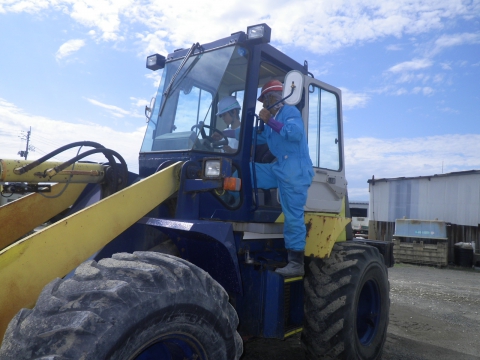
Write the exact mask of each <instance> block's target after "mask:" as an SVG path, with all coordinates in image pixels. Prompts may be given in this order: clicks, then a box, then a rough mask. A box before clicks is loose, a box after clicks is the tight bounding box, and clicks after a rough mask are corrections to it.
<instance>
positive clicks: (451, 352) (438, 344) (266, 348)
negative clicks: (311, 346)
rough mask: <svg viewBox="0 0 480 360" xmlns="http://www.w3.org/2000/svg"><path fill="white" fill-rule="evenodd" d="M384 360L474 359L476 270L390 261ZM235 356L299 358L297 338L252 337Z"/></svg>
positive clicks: (477, 348)
mask: <svg viewBox="0 0 480 360" xmlns="http://www.w3.org/2000/svg"><path fill="white" fill-rule="evenodd" d="M389 280H390V290H391V291H390V299H391V307H390V324H389V327H388V336H387V341H386V344H385V349H384V354H383V359H384V360H473V359H480V272H479V271H475V270H471V269H466V268H452V267H449V268H442V269H438V268H435V267H429V266H415V265H407V264H396V265H395V266H394V267H393V268H391V269H389ZM241 360H304V355H303V350H302V347H301V344H300V337H299V336H294V337H292V338H289V339H287V340H285V341H280V340H271V339H268V340H267V339H256V340H251V341H249V342H247V343H246V344H245V350H244V355H243V356H242V358H241Z"/></svg>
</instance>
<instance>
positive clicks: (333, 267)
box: [302, 242, 390, 360]
mask: <svg viewBox="0 0 480 360" xmlns="http://www.w3.org/2000/svg"><path fill="white" fill-rule="evenodd" d="M307 265H308V266H306V273H305V280H304V284H305V305H304V308H305V324H304V331H303V332H302V343H303V345H304V348H305V350H306V354H307V359H312V360H313V359H319V358H324V359H345V360H347V359H348V360H351V359H361V360H375V359H381V356H382V352H383V346H384V343H385V339H386V336H387V326H388V316H389V310H390V298H389V284H388V275H387V268H386V266H385V264H384V262H383V256H382V255H381V254H380V253H379V252H378V250H377V249H376V248H374V247H371V246H366V245H360V244H354V243H350V242H342V243H338V244H335V246H334V248H333V251H332V254H331V255H330V257H329V258H328V259H323V260H322V259H313V258H312V259H307Z"/></svg>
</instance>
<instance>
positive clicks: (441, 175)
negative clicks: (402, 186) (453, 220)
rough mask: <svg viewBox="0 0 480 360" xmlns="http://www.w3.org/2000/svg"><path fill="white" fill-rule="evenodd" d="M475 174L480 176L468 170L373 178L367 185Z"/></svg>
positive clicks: (475, 171)
mask: <svg viewBox="0 0 480 360" xmlns="http://www.w3.org/2000/svg"><path fill="white" fill-rule="evenodd" d="M475 174H480V170H466V171H455V172H450V173H446V174H434V175H424V176H411V177H408V176H403V177H397V178H379V179H376V178H375V176H372V178H371V179H368V180H367V183H369V184H372V185H375V183H376V182H380V181H385V182H388V181H398V180H412V179H428V180H430V179H431V178H439V177H448V176H463V175H475Z"/></svg>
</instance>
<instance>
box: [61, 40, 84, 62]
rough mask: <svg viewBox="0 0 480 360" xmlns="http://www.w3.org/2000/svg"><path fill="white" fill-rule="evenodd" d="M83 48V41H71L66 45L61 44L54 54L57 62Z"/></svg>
mask: <svg viewBox="0 0 480 360" xmlns="http://www.w3.org/2000/svg"><path fill="white" fill-rule="evenodd" d="M84 46H85V41H84V40H82V39H72V40H68V41H67V42H66V43H64V44H62V45H61V46H60V48H59V49H58V50H57V53H56V54H55V58H56V59H57V61H59V60H61V59H63V58H65V57H67V56H69V55H71V54H73V53H74V52H77V51H78V50H80V49H81V48H82V47H84Z"/></svg>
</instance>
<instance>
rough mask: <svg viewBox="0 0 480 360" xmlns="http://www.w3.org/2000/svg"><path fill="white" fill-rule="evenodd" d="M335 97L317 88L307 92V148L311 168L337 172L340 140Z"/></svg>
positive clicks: (339, 165)
mask: <svg viewBox="0 0 480 360" xmlns="http://www.w3.org/2000/svg"><path fill="white" fill-rule="evenodd" d="M338 119H339V115H338V100H337V96H336V95H335V94H334V93H332V92H329V91H326V90H324V89H322V88H320V87H318V86H315V85H310V87H309V91H308V147H309V152H310V158H311V159H312V162H313V166H314V167H318V168H324V169H328V170H334V171H339V170H340V169H341V164H340V140H339V120H338Z"/></svg>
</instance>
